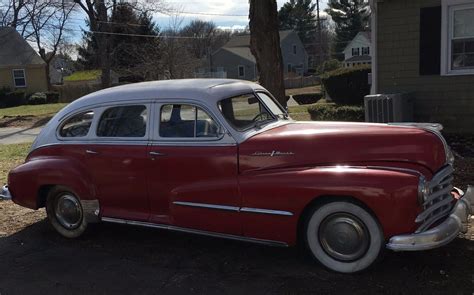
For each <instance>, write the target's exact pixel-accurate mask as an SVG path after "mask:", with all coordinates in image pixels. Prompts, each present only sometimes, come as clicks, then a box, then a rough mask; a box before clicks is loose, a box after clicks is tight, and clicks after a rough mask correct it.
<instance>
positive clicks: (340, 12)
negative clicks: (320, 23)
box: [326, 0, 370, 59]
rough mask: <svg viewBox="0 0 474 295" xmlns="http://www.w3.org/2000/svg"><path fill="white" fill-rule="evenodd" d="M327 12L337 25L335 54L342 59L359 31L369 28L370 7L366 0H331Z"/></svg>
mask: <svg viewBox="0 0 474 295" xmlns="http://www.w3.org/2000/svg"><path fill="white" fill-rule="evenodd" d="M326 13H327V14H329V15H330V16H331V18H332V20H333V21H334V23H335V25H336V30H335V31H336V40H335V46H334V51H335V54H334V56H335V57H338V58H339V59H340V58H341V57H343V50H344V48H346V46H347V44H348V43H349V42H350V41H351V40H352V39H353V38H354V37H355V36H356V35H357V33H358V32H360V31H365V30H367V29H368V21H369V16H370V7H369V4H368V2H367V1H366V0H329V2H328V8H327V9H326Z"/></svg>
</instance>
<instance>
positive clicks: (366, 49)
mask: <svg viewBox="0 0 474 295" xmlns="http://www.w3.org/2000/svg"><path fill="white" fill-rule="evenodd" d="M362 55H370V47H362Z"/></svg>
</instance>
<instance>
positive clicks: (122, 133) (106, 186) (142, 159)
mask: <svg viewBox="0 0 474 295" xmlns="http://www.w3.org/2000/svg"><path fill="white" fill-rule="evenodd" d="M150 108H151V104H150V103H147V102H144V103H129V104H120V105H113V106H108V107H103V108H100V109H99V110H98V113H99V114H98V115H100V118H99V120H97V122H96V123H95V125H93V127H92V128H93V129H94V131H95V138H93V140H92V143H91V144H89V145H88V146H87V147H86V148H85V151H84V152H85V154H86V160H85V161H86V164H87V167H88V169H89V171H90V173H91V175H92V179H93V181H94V184H95V187H96V189H97V196H98V199H99V202H100V207H101V214H102V217H112V218H120V219H128V220H139V221H147V220H148V218H149V205H148V195H147V190H146V165H148V161H149V158H148V154H147V145H148V140H149V132H150V131H149V129H150V128H149V124H148V115H149V113H150Z"/></svg>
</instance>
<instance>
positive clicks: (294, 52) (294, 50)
mask: <svg viewBox="0 0 474 295" xmlns="http://www.w3.org/2000/svg"><path fill="white" fill-rule="evenodd" d="M293 54H296V45H294V44H293Z"/></svg>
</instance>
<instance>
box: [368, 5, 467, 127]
mask: <svg viewBox="0 0 474 295" xmlns="http://www.w3.org/2000/svg"><path fill="white" fill-rule="evenodd" d="M377 6H378V8H377V29H378V33H377V44H376V45H377V55H378V56H377V79H378V82H377V86H378V87H377V88H378V89H377V92H378V93H399V92H411V93H413V94H414V97H415V116H416V117H415V119H416V121H423V122H440V123H442V124H443V125H444V126H445V130H446V131H447V132H470V133H474V128H473V126H474V116H473V114H474V76H472V75H471V76H441V75H440V74H437V75H426V76H424V75H420V70H419V66H420V9H421V8H424V7H433V6H441V1H440V0H396V1H384V2H378V3H377Z"/></svg>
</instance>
